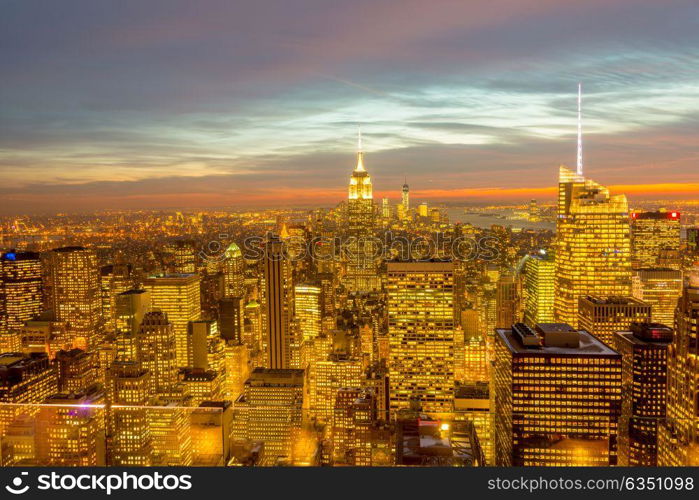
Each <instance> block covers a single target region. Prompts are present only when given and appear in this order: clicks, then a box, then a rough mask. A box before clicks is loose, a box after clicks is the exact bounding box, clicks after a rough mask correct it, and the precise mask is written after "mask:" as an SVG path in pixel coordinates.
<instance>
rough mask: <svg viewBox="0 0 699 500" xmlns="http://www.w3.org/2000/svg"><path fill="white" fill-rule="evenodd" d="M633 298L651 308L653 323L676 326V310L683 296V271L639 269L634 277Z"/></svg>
mask: <svg viewBox="0 0 699 500" xmlns="http://www.w3.org/2000/svg"><path fill="white" fill-rule="evenodd" d="M632 283H633V285H632V286H633V296H634V297H636V298H637V299H639V300H642V301H643V302H645V303H646V304H649V305H650V307H651V313H652V315H653V321H654V322H656V323H662V324H663V325H674V324H675V308H676V307H677V300H678V299H679V298H680V296H681V295H682V288H683V280H682V271H679V270H677V269H668V268H655V269H637V270H635V271H634V274H633V277H632Z"/></svg>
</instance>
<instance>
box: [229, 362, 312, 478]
mask: <svg viewBox="0 0 699 500" xmlns="http://www.w3.org/2000/svg"><path fill="white" fill-rule="evenodd" d="M303 397H304V371H303V370H295V369H266V368H255V370H253V372H252V373H251V374H250V378H249V379H248V380H247V382H246V383H245V390H244V392H243V394H242V395H241V396H240V397H239V398H238V400H237V401H236V402H235V405H234V414H235V416H234V430H233V436H234V437H236V438H238V439H245V440H248V441H253V442H254V441H261V442H263V443H264V451H263V457H262V462H263V464H264V465H276V464H278V463H292V462H293V447H294V440H295V439H296V438H297V437H298V436H299V433H300V431H301V424H302V415H303V412H302V409H303Z"/></svg>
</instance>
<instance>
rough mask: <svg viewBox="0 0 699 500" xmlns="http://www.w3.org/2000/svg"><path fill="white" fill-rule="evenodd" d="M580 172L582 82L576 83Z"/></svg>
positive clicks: (580, 164) (581, 168)
mask: <svg viewBox="0 0 699 500" xmlns="http://www.w3.org/2000/svg"><path fill="white" fill-rule="evenodd" d="M582 174H583V159H582V83H578V175H580V176H582Z"/></svg>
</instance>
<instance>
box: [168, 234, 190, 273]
mask: <svg viewBox="0 0 699 500" xmlns="http://www.w3.org/2000/svg"><path fill="white" fill-rule="evenodd" d="M165 253H166V256H167V259H168V262H167V267H168V269H169V270H170V272H171V273H172V274H193V273H196V272H197V261H196V253H197V252H196V244H195V242H194V241H192V240H175V241H173V242H171V243H168V244H167V245H166V246H165Z"/></svg>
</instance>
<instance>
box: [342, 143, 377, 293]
mask: <svg viewBox="0 0 699 500" xmlns="http://www.w3.org/2000/svg"><path fill="white" fill-rule="evenodd" d="M373 231H374V201H373V193H372V186H371V177H370V176H369V173H368V172H367V171H366V169H365V168H364V152H363V151H362V146H361V135H360V136H359V148H358V151H357V166H356V167H355V169H354V171H353V172H352V176H351V177H350V183H349V194H348V201H347V237H348V241H347V245H346V248H345V255H346V258H345V260H346V274H345V286H346V287H347V289H348V290H349V291H350V292H355V293H356V292H371V291H374V290H378V289H379V287H380V280H379V278H378V276H377V269H376V262H375V259H376V257H377V255H375V254H376V252H377V250H378V248H377V242H376V241H375V240H374V238H373Z"/></svg>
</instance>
